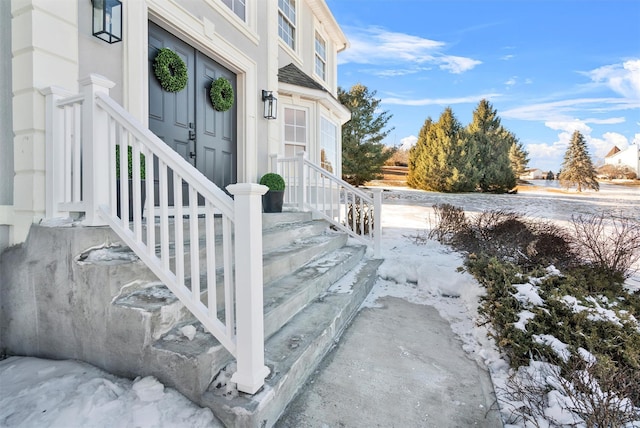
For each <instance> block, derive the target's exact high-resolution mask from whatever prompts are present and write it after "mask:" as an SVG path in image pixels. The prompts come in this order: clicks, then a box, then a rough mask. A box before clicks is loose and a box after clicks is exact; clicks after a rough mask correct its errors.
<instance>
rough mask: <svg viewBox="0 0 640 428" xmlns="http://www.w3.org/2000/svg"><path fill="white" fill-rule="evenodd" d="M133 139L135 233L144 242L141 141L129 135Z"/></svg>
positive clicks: (132, 165)
mask: <svg viewBox="0 0 640 428" xmlns="http://www.w3.org/2000/svg"><path fill="white" fill-rule="evenodd" d="M128 137H129V138H132V139H133V149H132V150H131V151H132V153H131V167H132V169H133V173H132V174H131V176H132V185H133V186H132V187H133V195H132V198H133V232H134V234H135V237H136V240H137V241H138V242H142V209H143V207H142V189H141V188H140V185H141V182H140V180H141V178H140V141H138V140H137V139H135V138H134V137H133V136H132V135H128Z"/></svg>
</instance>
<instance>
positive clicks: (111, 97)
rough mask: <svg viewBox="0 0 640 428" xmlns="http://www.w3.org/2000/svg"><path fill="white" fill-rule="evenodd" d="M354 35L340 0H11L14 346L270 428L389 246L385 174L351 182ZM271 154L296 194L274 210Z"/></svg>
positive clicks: (230, 419) (4, 203)
mask: <svg viewBox="0 0 640 428" xmlns="http://www.w3.org/2000/svg"><path fill="white" fill-rule="evenodd" d="M347 47H348V41H347V39H346V38H345V36H344V34H343V32H342V30H341V29H340V27H339V25H338V23H337V22H336V20H335V18H334V17H333V15H332V14H331V11H330V10H329V8H328V6H327V4H326V2H325V0H280V1H278V2H275V1H262V0H193V1H189V2H180V1H175V0H139V1H131V0H123V1H122V2H121V1H119V0H62V1H51V0H11V1H10V2H8V1H2V2H0V67H2V74H0V92H1V94H2V97H1V98H0V121H1V122H0V154H1V156H0V162H1V166H2V169H0V251H1V250H5V251H4V252H3V253H2V255H1V257H0V267H1V269H0V298H1V299H0V300H1V306H0V349H6V350H7V351H8V352H10V353H18V354H23V355H35V356H45V357H50V358H77V359H82V360H85V361H88V362H90V363H92V364H95V365H97V366H99V367H102V368H104V369H106V370H108V371H111V372H113V373H116V374H120V375H125V376H131V377H134V376H139V375H154V376H157V377H158V378H160V380H162V381H163V382H165V383H166V384H168V385H170V386H174V387H176V388H177V389H179V390H180V391H181V392H182V393H183V394H185V395H187V396H188V397H189V398H191V399H192V400H194V401H196V402H198V403H200V404H201V405H203V406H209V407H211V408H212V409H214V413H215V414H216V415H217V416H218V417H219V418H221V419H222V420H223V421H224V422H225V423H226V424H228V425H237V424H240V423H241V424H244V426H254V425H256V426H257V425H260V426H271V425H272V424H273V423H274V422H275V420H276V419H277V416H278V415H279V412H280V411H281V410H282V409H283V408H284V406H286V403H287V402H288V400H289V399H290V398H291V396H292V395H293V394H295V392H296V389H297V388H298V387H299V385H300V384H301V382H304V379H305V376H308V375H309V374H310V373H311V372H310V370H313V367H315V365H317V364H318V362H319V360H320V359H321V358H322V356H323V355H324V353H325V352H326V351H327V350H328V349H329V348H330V347H331V346H332V343H333V340H336V337H337V336H339V334H340V333H341V331H342V329H343V328H344V327H345V326H346V325H347V324H348V322H349V320H350V319H351V317H352V316H353V314H354V313H355V310H356V309H357V307H358V306H359V302H358V301H357V299H358V298H362V299H363V298H364V296H366V292H367V287H370V284H372V278H374V276H375V269H377V265H378V264H379V262H380V260H379V255H380V253H379V249H380V236H381V230H380V221H377V220H378V219H379V218H380V201H381V197H380V192H374V193H373V195H371V194H367V193H364V192H362V191H361V190H359V189H355V188H352V187H351V186H349V185H348V184H347V183H345V182H343V181H342V180H340V173H341V158H340V154H341V138H340V136H341V126H342V125H343V124H344V123H345V122H346V121H347V120H349V118H350V112H349V111H348V110H347V109H346V108H345V107H343V106H342V105H341V104H340V103H339V102H338V101H337V87H338V82H337V55H338V53H339V52H340V51H342V50H343V49H346V48H347ZM125 146H126V147H127V150H124V147H125ZM270 171H271V172H278V173H280V174H281V175H283V176H284V178H285V181H286V183H287V189H286V194H285V205H286V206H288V207H290V208H291V212H289V213H282V214H281V215H276V216H265V215H262V213H261V202H260V200H261V196H262V195H263V194H264V193H265V192H266V191H267V190H268V189H267V188H266V187H264V186H260V185H258V184H255V183H257V182H258V181H259V179H260V177H261V176H262V175H263V174H264V173H266V172H270ZM127 214H128V215H127ZM371 223H373V225H372V224H371ZM329 225H331V226H332V228H331V229H332V230H331V231H329V227H328V226H329ZM334 230H337V231H338V232H335V231H334ZM263 235H264V237H263ZM347 236H351V237H353V238H354V239H355V240H357V241H359V242H361V243H362V244H363V245H360V244H358V245H354V244H353V243H351V241H349V242H347ZM366 246H370V247H373V249H374V250H373V253H374V255H375V257H374V258H373V259H371V258H366V257H365V254H366V252H365V248H366ZM360 260H364V262H363V263H364V264H365V267H364V268H361V271H362V272H365V273H363V274H361V277H362V278H363V279H362V284H363V285H362V287H361V289H359V290H360V291H357V290H356V291H355V292H354V293H352V295H349V296H337V295H336V296H332V295H331V293H329V294H327V287H329V286H330V284H332V283H333V282H335V281H337V280H338V279H339V278H340V277H341V276H343V275H344V274H345V273H346V272H349V271H350V270H352V269H354V268H355V267H356V266H361V263H360ZM303 278H304V279H303ZM267 284H268V287H267ZM358 284H360V282H358V281H357V282H356V283H355V284H354V287H355V286H356V285H358ZM369 289H370V288H369ZM318 296H323V297H322V299H318ZM323 305H328V306H323ZM320 306H323V311H324V312H323V313H324V314H325V315H323V317H319V315H318V314H315V313H314V312H313V311H320V308H319V307H320ZM305 317H307V318H312V319H314V320H315V321H314V322H309V321H307V322H302V321H300V322H299V323H298V324H296V322H297V321H296V320H298V319H305ZM303 326H304V327H303ZM284 328H287V329H288V330H287V331H289V333H287V334H289V335H290V336H286V335H285V333H280V331H281V330H282V329H284ZM303 328H306V329H307V330H308V329H318V328H319V329H321V330H318V333H316V334H310V333H309V332H308V331H307V332H305V333H302V332H299V333H296V331H298V330H296V329H303ZM305 331H306V330H305ZM311 336H313V337H314V338H315V339H313V340H308V341H305V343H304V346H299V347H298V346H297V347H296V351H293V350H291V352H290V354H291V355H296V352H299V355H297V356H296V357H295V358H293V356H292V357H290V358H289V359H288V360H287V361H286V362H283V361H280V360H277V361H276V360H274V359H273V357H271V356H270V354H269V352H270V349H271V348H274V347H275V348H277V347H278V346H286V345H281V344H279V342H277V343H275V342H274V344H273V345H270V343H271V342H273V341H277V340H284V341H285V343H288V342H286V341H288V340H293V339H291V337H311ZM185 338H187V339H188V340H187V339H185ZM265 347H266V348H265ZM292 349H293V348H292ZM285 363H286V364H285ZM287 364H288V365H287ZM296 364H297V365H296ZM300 366H302V367H304V369H303V370H301V369H300V368H296V367H300ZM287 370H292V371H294V373H293V374H291V375H288V374H287V373H288V372H287ZM226 373H229V376H228V378H227V377H225V376H226ZM269 373H271V375H269ZM267 376H269V377H268V378H267ZM214 378H215V379H218V381H216V383H215V385H221V384H222V383H223V381H222V380H220V379H226V381H225V382H227V381H229V382H231V383H232V384H233V385H235V386H234V387H235V388H237V391H239V396H238V397H236V401H235V402H234V406H237V407H243V406H244V407H245V409H247V410H246V411H243V412H235V411H231V412H230V411H229V404H228V403H227V402H224V400H225V397H220V396H218V395H217V394H216V391H215V390H212V388H213V389H215V388H214V386H212V385H214V384H213V383H212V381H213V380H214ZM292 379H298V380H296V381H295V382H297V383H292ZM272 391H278V392H277V393H273V392H272ZM221 400H222V401H221ZM243 400H244V401H243ZM260 400H262V401H260ZM265 401H267V402H269V403H271V405H269V404H265ZM256 402H260V403H261V404H259V405H256V404H255V403H256ZM234 418H244V419H242V421H239V420H237V419H234Z"/></svg>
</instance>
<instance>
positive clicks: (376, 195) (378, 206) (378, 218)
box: [371, 187, 382, 259]
mask: <svg viewBox="0 0 640 428" xmlns="http://www.w3.org/2000/svg"><path fill="white" fill-rule="evenodd" d="M371 190H373V257H374V258H376V259H379V258H380V257H381V254H382V249H381V248H380V244H381V242H382V189H381V188H379V187H377V188H376V187H374V188H373V189H371Z"/></svg>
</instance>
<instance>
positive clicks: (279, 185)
mask: <svg viewBox="0 0 640 428" xmlns="http://www.w3.org/2000/svg"><path fill="white" fill-rule="evenodd" d="M260 184H262V185H264V186H267V187H268V188H269V191H268V192H267V193H265V194H264V195H262V209H263V210H264V212H266V213H281V212H282V203H283V201H284V187H285V184H284V179H283V178H282V176H281V175H279V174H276V173H274V172H269V173H267V174H265V175H263V176H262V178H261V179H260Z"/></svg>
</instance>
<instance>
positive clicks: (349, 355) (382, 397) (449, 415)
mask: <svg viewBox="0 0 640 428" xmlns="http://www.w3.org/2000/svg"><path fill="white" fill-rule="evenodd" d="M378 303H379V304H382V305H383V307H382V308H365V309H363V310H361V311H360V313H359V314H358V316H357V317H356V318H355V320H354V321H353V323H352V324H351V326H350V327H349V328H348V329H347V331H346V332H345V333H344V335H343V337H342V339H341V340H340V342H339V344H338V346H337V348H336V349H334V350H333V351H332V353H331V354H329V355H328V356H327V357H326V358H325V360H324V361H323V363H322V364H321V366H320V367H319V368H318V370H317V371H316V373H315V374H314V376H312V377H311V378H310V380H309V381H308V382H307V384H306V385H305V386H304V387H303V388H302V392H301V393H300V395H299V396H298V397H297V398H296V399H295V400H294V401H292V402H291V404H290V405H289V407H288V408H287V409H286V411H285V413H284V415H283V416H282V417H281V418H280V420H279V421H278V423H277V424H276V425H275V426H276V427H277V428H309V427H425V428H427V427H434V428H436V427H437V428H442V427H472V426H478V427H502V422H501V420H500V415H499V413H498V412H497V411H496V410H495V409H496V404H495V402H494V401H495V395H494V393H493V386H492V384H491V380H490V378H489V374H488V372H487V371H485V370H484V369H482V368H480V367H479V366H478V365H477V364H476V363H475V362H474V361H473V360H471V359H470V358H468V357H467V356H466V354H465V352H464V351H463V349H462V346H461V342H460V341H459V340H458V339H457V338H456V337H455V335H454V333H453V332H452V331H451V328H450V326H449V324H448V322H447V321H446V320H444V319H443V318H442V317H440V315H439V314H438V312H437V310H436V309H434V308H432V307H430V306H423V305H416V304H413V303H409V302H406V301H404V300H401V299H397V298H391V297H386V298H383V299H380V300H378Z"/></svg>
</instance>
